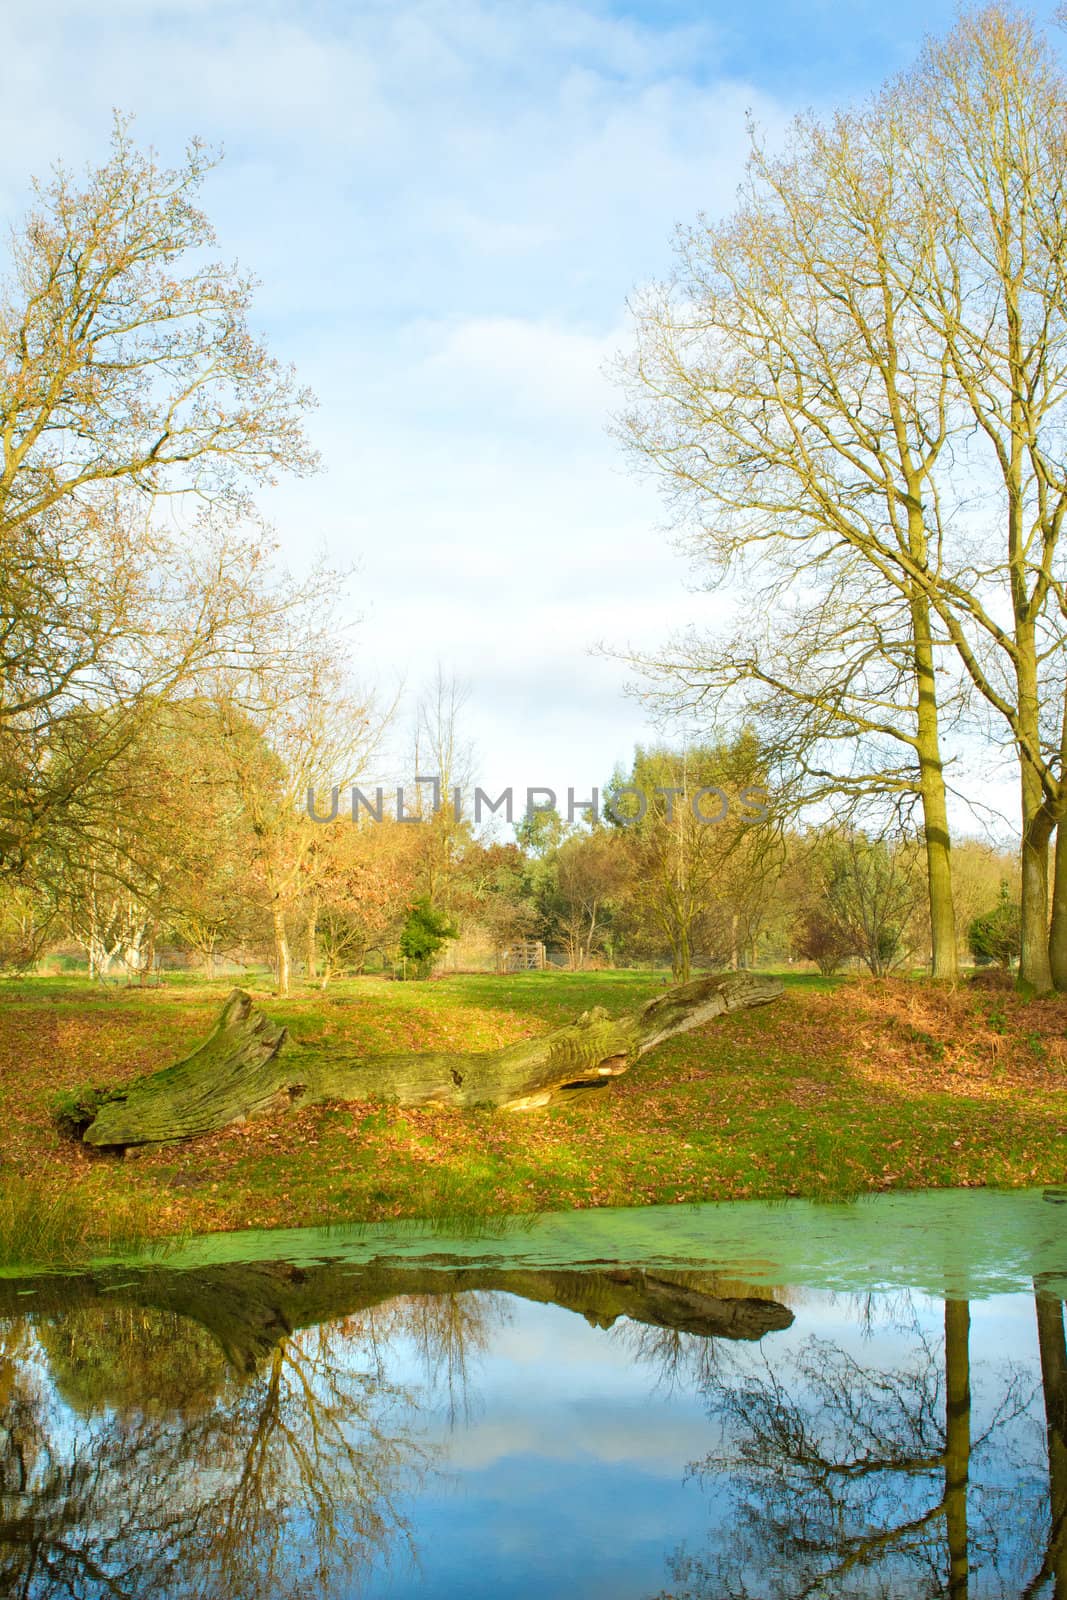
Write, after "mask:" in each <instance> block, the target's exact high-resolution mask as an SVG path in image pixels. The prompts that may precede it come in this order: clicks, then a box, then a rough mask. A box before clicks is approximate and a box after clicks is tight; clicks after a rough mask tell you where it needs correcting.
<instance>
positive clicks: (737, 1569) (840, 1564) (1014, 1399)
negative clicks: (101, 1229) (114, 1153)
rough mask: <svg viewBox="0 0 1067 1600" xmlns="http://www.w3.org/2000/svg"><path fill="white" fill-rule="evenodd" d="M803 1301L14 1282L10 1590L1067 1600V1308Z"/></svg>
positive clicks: (7, 1513)
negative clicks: (1024, 1319)
mask: <svg viewBox="0 0 1067 1600" xmlns="http://www.w3.org/2000/svg"><path fill="white" fill-rule="evenodd" d="M792 1298H793V1299H794V1304H795V1309H796V1317H795V1320H794V1312H793V1311H792V1310H790V1309H789V1308H788V1307H787V1306H786V1305H785V1304H784V1303H783V1296H782V1294H781V1292H776V1291H773V1290H769V1289H753V1288H751V1287H749V1286H747V1285H746V1284H744V1283H738V1282H734V1281H730V1280H728V1279H727V1278H725V1277H724V1276H722V1275H721V1274H718V1275H716V1274H712V1273H698V1272H693V1271H686V1272H661V1271H649V1270H641V1269H630V1268H625V1267H616V1268H604V1269H603V1270H600V1271H587V1270H583V1271H578V1270H573V1271H570V1270H554V1269H552V1270H536V1271H534V1270H524V1269H521V1268H503V1269H489V1268H482V1267H466V1268H454V1269H445V1268H443V1267H441V1266H440V1265H439V1264H420V1263H418V1262H415V1263H410V1264H407V1265H405V1266H402V1267H395V1266H392V1267H390V1266H385V1265H381V1264H378V1265H376V1264H373V1263H372V1264H371V1265H369V1266H363V1267H353V1266H351V1265H348V1264H342V1263H329V1262H326V1263H323V1264H322V1265H320V1266H311V1267H304V1268H296V1267H293V1266H290V1265H287V1264H285V1263H256V1264H252V1265H239V1266H229V1267H215V1268H205V1269H202V1270H198V1271H185V1272H177V1271H167V1270H165V1269H163V1268H155V1269H148V1270H142V1271H128V1272H122V1273H120V1272H114V1271H113V1272H111V1273H97V1274H87V1275H85V1276H82V1277H76V1278H59V1277H46V1276H42V1277H39V1278H35V1279H22V1280H5V1281H0V1593H3V1594H11V1595H17V1596H21V1597H24V1600H45V1597H47V1600H52V1597H55V1600H60V1597H64V1600H97V1597H98V1596H99V1597H103V1596H110V1597H123V1600H125V1597H129V1600H134V1597H141V1596H173V1597H175V1600H186V1597H194V1596H195V1597H197V1600H200V1597H203V1600H209V1597H210V1600H216V1597H218V1600H222V1597H226V1600H231V1597H232V1600H271V1597H274V1596H283V1595H284V1596H289V1595H294V1594H301V1595H309V1596H322V1597H324V1600H325V1597H334V1596H337V1597H340V1596H342V1595H344V1596H347V1595H350V1594H354V1593H356V1592H357V1591H358V1589H359V1588H360V1586H362V1587H363V1588H364V1590H365V1591H366V1592H368V1593H370V1594H373V1595H379V1594H381V1595H386V1594H388V1595H389V1596H396V1597H402V1596H407V1595H415V1594H420V1593H421V1594H440V1595H451V1594H457V1595H458V1594H460V1593H463V1594H464V1595H465V1596H472V1597H473V1596H477V1595H482V1594H485V1595H487V1596H488V1595H490V1594H492V1595H516V1596H519V1595H534V1594H536V1595H537V1596H538V1597H539V1600H544V1597H546V1596H548V1595H551V1594H557V1593H558V1594H561V1595H562V1594H575V1593H582V1594H583V1595H584V1594H588V1595H594V1594H599V1593H604V1594H607V1593H611V1594H612V1595H632V1596H634V1597H635V1600H637V1597H646V1600H647V1597H649V1596H653V1595H657V1594H658V1595H660V1596H662V1597H663V1600H666V1597H671V1600H682V1597H694V1600H695V1597H697V1596H700V1597H701V1600H712V1597H715V1600H757V1597H760V1600H763V1597H765V1600H786V1597H790V1600H791V1597H800V1596H816V1595H833V1596H840V1597H851V1596H856V1597H860V1596H862V1597H864V1600H871V1597H881V1596H885V1597H889V1596H893V1597H896V1596H902V1595H908V1596H911V1595H915V1596H922V1597H931V1600H932V1597H934V1596H945V1597H948V1600H979V1597H984V1596H987V1595H988V1596H992V1595H998V1596H1000V1595H1004V1596H1008V1595H1011V1596H1019V1595H1025V1596H1028V1597H1034V1600H1038V1597H1055V1600H1067V1351H1065V1344H1064V1314H1063V1304H1062V1302H1061V1301H1059V1300H1058V1299H1055V1298H1053V1297H1052V1296H1050V1295H1048V1294H1047V1293H1045V1292H1043V1289H1042V1285H1041V1284H1040V1283H1038V1284H1036V1285H1035V1290H1034V1296H1033V1301H1032V1305H1031V1307H1030V1311H1029V1323H1028V1333H1027V1336H1026V1338H1024V1337H1023V1336H1022V1334H1021V1333H1019V1331H1018V1329H1019V1328H1020V1327H1021V1324H1017V1323H1016V1322H1013V1321H1012V1320H1011V1318H1012V1317H1014V1316H1015V1315H1016V1312H1017V1310H1018V1302H1017V1301H1015V1300H1011V1299H1006V1300H1005V1301H1004V1302H1003V1304H1004V1305H1005V1306H1010V1307H1011V1308H1013V1309H1012V1311H1011V1315H1010V1316H1009V1315H1008V1313H1007V1312H1004V1313H1003V1314H1002V1313H1001V1312H999V1311H998V1310H997V1309H996V1308H997V1307H998V1306H1000V1305H1001V1302H984V1303H982V1304H981V1305H976V1306H975V1307H974V1308H972V1306H971V1305H970V1304H969V1303H968V1302H967V1301H965V1300H962V1299H950V1300H948V1301H946V1302H944V1304H943V1305H939V1306H935V1305H934V1303H933V1302H930V1301H928V1300H925V1299H922V1298H921V1297H916V1298H915V1300H914V1301H913V1300H912V1299H911V1298H910V1297H909V1296H907V1295H902V1296H901V1295H898V1296H896V1297H894V1298H890V1297H888V1296H874V1297H871V1296H839V1297H837V1298H835V1297H833V1296H830V1295H825V1294H823V1295H819V1294H815V1293H808V1294H801V1295H798V1296H795V1297H792ZM1004 1317H1007V1321H1004V1320H1003V1318H1004ZM1027 1338H1028V1339H1029V1346H1028V1345H1027ZM531 1418H533V1419H536V1420H537V1422H538V1424H539V1426H537V1427H534V1426H532V1425H531ZM687 1459H689V1460H690V1461H691V1467H690V1470H689V1472H688V1473H686V1471H685V1467H684V1464H685V1461H686V1460H687ZM583 1506H584V1508H585V1511H586V1516H585V1517H584V1519H583V1518H582V1517H581V1516H580V1515H579V1514H578V1513H579V1511H580V1509H581V1508H582V1507H583ZM520 1549H521V1551H522V1554H521V1555H520V1554H519V1553H518V1552H519V1551H520Z"/></svg>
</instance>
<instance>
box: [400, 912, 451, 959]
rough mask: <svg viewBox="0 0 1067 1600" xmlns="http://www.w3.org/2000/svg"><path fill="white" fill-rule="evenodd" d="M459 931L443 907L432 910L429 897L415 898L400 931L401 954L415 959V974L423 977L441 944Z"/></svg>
mask: <svg viewBox="0 0 1067 1600" xmlns="http://www.w3.org/2000/svg"><path fill="white" fill-rule="evenodd" d="M458 935H459V929H458V928H457V927H456V925H455V923H454V922H452V921H451V920H450V918H448V917H447V916H446V915H445V914H444V912H443V911H435V910H434V908H433V906H432V905H431V904H430V902H429V900H426V899H423V900H416V902H415V904H414V905H413V906H412V908H411V910H410V911H409V912H408V920H407V921H406V922H405V924H404V931H403V933H402V934H401V935H400V954H401V955H402V956H404V957H405V958H406V959H407V960H408V961H413V962H414V963H415V971H416V974H417V976H418V977H420V978H425V977H427V976H428V975H429V971H430V967H431V966H432V965H433V958H434V956H435V955H436V954H437V952H438V951H439V950H440V948H441V946H442V945H443V944H445V943H446V941H447V940H449V939H455V938H457V937H458Z"/></svg>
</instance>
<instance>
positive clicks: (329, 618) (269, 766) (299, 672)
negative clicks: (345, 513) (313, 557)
mask: <svg viewBox="0 0 1067 1600" xmlns="http://www.w3.org/2000/svg"><path fill="white" fill-rule="evenodd" d="M335 587H336V580H335V579H334V578H332V576H331V575H329V574H326V573H323V574H321V575H320V577H319V579H318V581H313V582H312V583H311V586H310V587H309V589H308V590H307V591H306V592H307V604H306V605H305V606H303V607H302V608H300V609H299V610H296V611H291V612H287V613H285V614H284V615H282V616H279V617H278V618H276V619H275V625H274V628H273V630H272V631H271V632H270V633H269V634H266V635H265V630H264V629H263V627H262V626H260V627H259V628H257V631H256V632H255V634H254V635H253V636H251V637H249V639H248V640H247V651H246V655H245V659H244V661H243V662H241V663H237V664H235V665H233V666H231V667H229V668H227V669H226V670H224V671H219V672H215V673H212V674H211V675H210V678H209V679H208V680H207V687H208V695H207V698H208V701H209V703H210V706H211V716H212V719H213V723H214V729H215V737H217V738H218V740H219V741H220V747H221V749H222V750H223V752H224V760H225V764H226V767H227V769H228V782H229V785H230V787H231V789H232V792H233V793H234V794H235V796H236V797H237V798H238V800H239V803H240V805H241V808H242V810H243V811H244V814H245V816H246V817H247V820H248V826H249V828H250V830H251V834H252V838H253V862H254V869H255V872H256V875H257V878H258V881H259V886H260V898H261V903H262V905H263V907H264V909H265V911H266V912H267V914H268V915H269V917H270V922H271V927H272V929H273V937H274V961H275V973H276V977H277V982H278V991H279V993H281V994H288V993H289V988H290V982H291V974H292V960H291V954H290V931H291V922H292V917H293V914H294V911H295V908H296V907H297V906H298V904H299V903H300V900H301V897H302V896H304V895H306V893H307V891H308V889H309V888H310V887H311V885H312V883H313V872H314V864H315V856H316V851H317V850H318V848H319V844H320V840H321V837H322V818H323V815H324V813H323V812H322V811H321V810H319V809H317V807H319V806H322V805H325V804H326V801H325V798H324V797H325V796H330V797H331V800H330V804H329V806H328V809H327V810H326V812H325V816H326V818H327V819H328V820H332V818H333V816H334V815H335V814H336V813H335V807H338V806H339V805H340V796H341V795H342V794H344V795H345V796H346V797H347V796H348V795H349V794H350V792H351V789H352V787H353V786H354V785H355V784H356V783H357V781H358V780H360V779H363V780H364V781H365V767H366V763H367V761H368V760H369V758H370V756H371V754H372V752H373V750H374V749H375V747H376V744H377V741H378V739H379V737H380V735H381V732H382V726H383V718H382V716H381V714H380V713H379V712H378V711H377V709H376V707H375V705H374V702H373V699H372V698H371V697H370V696H368V695H366V694H364V693H361V692H360V691H359V690H358V689H357V688H356V687H355V686H354V685H353V684H352V682H351V681H350V679H349V677H348V674H347V672H346V671H345V669H344V667H343V665H342V664H341V663H340V661H339V659H338V652H339V641H340V640H342V639H343V637H344V631H343V629H342V628H341V627H340V625H339V624H338V622H337V618H336V613H335V609H334V608H332V607H331V605H330V603H329V598H328V597H329V594H330V592H331V591H333V590H335Z"/></svg>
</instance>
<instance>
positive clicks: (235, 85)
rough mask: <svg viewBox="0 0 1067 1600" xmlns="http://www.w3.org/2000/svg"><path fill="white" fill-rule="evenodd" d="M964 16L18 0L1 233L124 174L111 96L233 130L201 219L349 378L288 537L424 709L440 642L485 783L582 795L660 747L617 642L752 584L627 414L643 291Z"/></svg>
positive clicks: (154, 122)
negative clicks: (94, 169)
mask: <svg viewBox="0 0 1067 1600" xmlns="http://www.w3.org/2000/svg"><path fill="white" fill-rule="evenodd" d="M1034 9H1035V10H1036V11H1037V13H1038V14H1039V15H1042V16H1044V15H1047V14H1048V13H1049V12H1050V11H1051V9H1052V7H1051V6H1049V5H1038V6H1036V7H1035V8H1034ZM954 14H955V6H954V5H953V4H950V3H944V0H927V3H925V4H923V5H919V4H916V3H912V0H901V3H898V4H895V5H893V6H887V5H886V4H884V0H882V3H879V4H873V3H868V0H859V3H850V4H841V3H837V4H832V3H826V4H816V3H809V0H794V3H787V4H779V3H770V4H766V5H762V6H760V5H757V6H749V7H745V6H743V5H739V4H736V3H734V4H729V5H728V4H725V3H722V0H708V3H706V4H696V3H693V0H676V3H668V4H663V5H654V4H644V5H643V4H624V3H619V4H610V3H607V0H599V3H598V0H591V3H587V4H584V5H579V4H568V3H540V0H498V3H494V0H367V3H361V0H354V3H341V0H323V3H316V0H287V3H280V0H257V3H256V4H250V3H246V0H170V3H163V0H108V4H107V5H106V6H100V5H98V4H95V3H94V4H87V3H82V0H39V3H37V4H35V5H32V6H29V5H25V4H23V3H21V0H0V222H11V221H15V220H16V219H17V218H18V216H19V215H20V214H21V211H22V209H23V207H24V205H25V203H26V199H27V184H28V179H29V177H30V175H31V174H46V173H47V169H48V167H49V165H50V163H51V162H52V161H53V160H55V159H56V158H62V159H63V160H64V161H66V162H68V163H70V164H73V165H75V166H81V165H83V164H85V163H92V162H96V161H98V160H102V159H103V158H104V156H105V154H106V146H107V139H108V132H109V126H110V122H111V117H112V112H113V109H119V110H122V111H124V112H128V113H132V114H133V115H134V116H135V118H136V124H135V127H136V136H137V137H138V138H139V139H140V140H143V141H144V142H146V143H151V144H153V145H155V146H156V148H157V149H158V151H159V153H160V155H161V157H163V158H164V159H166V160H177V159H179V158H180V155H181V152H182V150H183V148H184V144H185V141H186V140H187V139H188V138H189V137H190V136H192V135H199V136H200V137H201V138H203V139H205V140H206V141H207V142H208V143H209V144H211V145H219V146H222V147H223V149H224V151H225V159H224V160H223V162H222V163H221V165H220V166H219V167H218V168H217V169H216V170H215V171H214V172H213V173H212V174H211V175H210V177H209V179H208V181H207V184H206V186H205V190H204V194H203V203H204V207H205V209H206V211H207V212H208V214H209V216H210V217H211V219H212V221H213V222H214V224H215V226H216V229H217V232H218V235H219V242H220V248H221V251H222V253H223V255H224V256H226V257H227V258H236V259H237V260H238V261H239V262H240V263H241V265H242V266H244V267H245V268H247V269H249V270H251V271H253V272H254V273H255V274H256V275H257V276H258V277H259V279H260V288H259V291H258V294H257V297H256V301H255V307H254V315H253V323H254V326H255V328H256V329H257V331H259V332H260V333H262V335H263V336H264V337H265V338H266V340H267V342H268V344H269V345H270V347H271V349H272V350H273V351H274V352H275V353H276V354H278V355H280V356H281V357H283V358H284V359H285V360H287V361H292V362H293V363H295V365H296V367H297V370H298V372H299V374H300V377H301V378H302V379H303V380H304V381H305V382H307V383H308V384H309V385H310V386H311V387H312V388H313V389H314V391H315V392H316V394H317V396H318V400H319V405H318V409H317V410H316V411H315V413H314V414H313V416H312V418H311V421H310V432H311V435H312V438H313V441H314V443H315V444H316V445H317V446H318V448H319V450H320V451H321V453H322V457H323V462H324V470H323V471H322V473H321V474H320V475H318V476H317V477H315V478H314V479H311V480H301V481H299V482H296V481H294V482H291V483H288V484H284V485H282V486H280V487H279V488H278V489H277V490H274V491H271V492H270V493H269V494H268V495H266V496H265V497H264V498H263V501H262V504H263V507H264V510H265V511H266V513H267V515H268V516H269V517H270V518H271V520H272V521H273V523H274V525H275V527H276V529H277V534H278V537H279V540H280V542H281V544H282V547H283V550H284V552H285V555H286V558H287V559H288V561H289V562H290V563H291V564H292V565H293V566H294V567H296V568H298V569H299V568H300V566H301V565H303V564H305V563H306V562H308V561H309V560H310V559H311V557H312V555H313V553H314V552H316V551H318V550H320V549H325V551H326V552H327V554H328V556H329V558H330V559H331V560H332V561H333V562H335V563H337V564H338V565H340V566H343V567H346V568H348V567H351V568H353V569H354V576H353V578H352V581H351V584H350V599H349V600H348V601H346V604H347V605H348V606H349V607H350V609H351V611H352V612H353V613H354V614H356V615H358V616H359V618H360V625H359V627H358V629H357V630H356V632H355V635H354V640H353V642H352V643H351V644H345V645H344V646H343V647H341V646H339V648H344V650H345V653H346V656H349V657H350V659H351V668H352V671H353V673H354V675H355V676H356V677H357V678H358V679H359V680H361V681H363V682H368V683H373V684H376V685H377V686H378V689H379V692H380V693H381V694H382V695H383V696H385V697H386V698H389V697H391V696H392V695H393V694H395V693H396V691H397V686H398V685H401V684H402V685H403V696H404V699H403V700H402V704H403V705H405V706H410V703H411V701H412V700H413V698H414V696H416V695H417V693H418V692H419V690H420V688H421V686H422V685H423V684H424V683H425V682H426V681H427V680H428V679H429V678H430V677H431V676H432V675H433V673H434V671H435V670H436V667H437V664H438V663H440V665H441V667H442V668H443V670H444V672H445V673H446V674H452V673H454V674H455V675H456V676H457V677H458V678H460V679H461V680H464V681H465V682H467V683H468V684H469V689H470V696H469V700H468V704H467V708H466V711H465V729H464V731H465V733H466V735H467V737H468V738H470V739H471V740H472V741H473V743H474V746H475V756H474V769H473V770H474V776H475V780H476V781H477V782H479V783H483V784H484V785H485V786H487V787H490V788H492V789H493V791H494V793H495V792H496V790H497V789H499V788H500V787H503V786H504V785H507V784H511V785H514V786H515V788H516V789H517V790H520V791H521V790H523V789H524V788H525V787H526V786H527V785H529V784H551V785H552V786H553V787H555V788H556V790H557V792H558V793H559V794H560V796H561V798H562V800H563V802H564V805H565V803H566V790H567V788H568V786H573V787H574V788H575V790H576V794H577V796H578V797H579V798H581V797H584V796H587V795H588V794H589V791H590V788H591V787H592V786H593V785H596V784H600V783H602V782H603V781H604V780H605V779H606V778H607V777H608V776H609V775H610V773H611V771H612V769H613V767H614V766H615V764H616V763H617V762H620V761H622V762H625V761H626V760H627V758H628V757H629V756H630V755H631V754H632V750H633V746H634V744H635V742H637V741H641V740H645V741H647V740H649V739H650V738H654V737H656V734H655V730H654V729H653V728H652V727H651V725H650V724H649V723H648V721H647V719H646V716H645V713H644V710H643V708H642V706H641V704H640V701H639V700H638V699H635V698H634V697H633V696H632V695H628V694H627V693H626V692H625V691H626V686H627V684H628V682H629V681H630V680H631V679H632V677H633V674H632V673H631V671H630V670H629V669H628V668H627V667H626V665H625V664H624V662H622V661H620V660H619V659H618V658H617V655H618V653H625V651H626V650H627V648H628V647H637V648H651V647H654V646H655V645H656V644H657V643H659V642H662V641H664V640H665V639H666V638H667V637H668V636H669V635H670V634H671V633H672V632H673V631H676V630H678V629H680V628H682V627H684V626H686V625H688V624H690V623H695V624H697V625H706V624H709V623H713V622H714V619H715V616H716V614H717V613H716V607H717V606H720V605H722V604H723V602H722V601H721V600H720V599H718V598H716V597H712V596H709V595H707V594H702V593H698V592H696V591H695V590H694V588H693V585H692V580H691V574H690V572H689V569H688V567H687V564H686V562H685V560H684V558H683V557H682V555H681V554H679V552H678V551H677V550H675V549H674V547H673V546H672V544H671V542H670V539H669V537H668V536H667V534H666V532H665V531H664V526H663V524H664V520H665V518H664V511H663V508H662V506H661V504H660V502H659V500H658V498H657V495H656V492H655V490H654V488H653V487H652V486H651V485H650V484H649V483H647V482H645V481H642V480H639V479H638V478H636V477H635V476H634V474H633V473H632V471H631V469H630V468H629V466H628V464H627V462H626V460H625V458H624V456H623V454H622V452H621V450H620V448H619V446H618V444H617V443H616V442H615V441H614V440H613V439H612V437H611V436H610V433H609V428H608V424H609V421H610V417H611V414H612V412H613V410H616V409H618V408H619V406H620V404H621V397H620V395H619V393H618V391H617V389H615V388H614V387H613V385H612V383H611V381H610V377H609V374H608V371H607V369H608V367H609V364H610V362H611V360H612V358H613V356H614V355H615V354H616V353H617V352H619V351H621V350H624V349H625V348H626V347H627V345H628V342H629V336H628V329H627V310H626V303H627V297H628V296H629V295H630V294H631V293H632V292H633V291H634V290H635V289H637V288H639V286H640V285H641V284H642V283H644V282H647V281H648V280H649V279H650V278H654V277H657V276H661V275H663V274H664V273H665V272H666V271H667V270H668V269H669V266H670V259H671V237H672V231H673V229H674V228H675V227H676V225H678V224H679V223H687V222H691V221H693V220H695V218H696V216H697V214H698V213H700V212H704V213H707V214H709V215H711V216H716V215H721V214H724V213H725V212H727V211H728V210H729V208H730V205H731V200H732V196H733V194H734V191H735V188H736V185H737V182H738V180H739V177H740V173H741V166H742V162H743V159H744V151H745V144H746V137H747V136H746V118H747V117H748V116H749V115H751V116H752V117H754V118H755V120H756V121H757V122H758V123H759V124H760V126H761V127H762V128H763V129H764V130H765V131H766V133H767V135H768V137H769V138H771V139H774V138H776V137H778V136H780V134H781V132H782V130H783V129H784V128H785V127H786V125H787V123H788V120H789V118H790V117H791V116H793V115H794V114H795V113H797V112H798V111H802V110H808V109H813V110H816V111H828V110H830V109H831V108H832V107H833V106H835V105H838V104H841V103H843V102H847V101H849V100H853V99H856V98H858V97H862V96H863V95H864V94H865V93H867V92H868V91H870V90H872V89H874V88H876V87H877V86H878V85H879V84H880V83H881V82H882V81H883V80H884V78H885V77H886V76H888V75H890V74H892V73H893V72H895V71H897V70H899V69H902V68H904V67H906V66H907V65H908V63H909V61H910V60H911V59H912V58H913V57H914V55H915V53H916V51H917V49H918V48H919V45H920V44H921V41H922V38H923V35H924V33H925V32H926V31H927V30H932V31H934V32H940V31H944V30H946V29H947V28H948V27H949V26H951V23H952V19H953V16H954ZM598 646H605V647H607V652H608V653H606V654H605V653H601V652H599V651H597V649H596V647H598ZM612 652H615V654H612ZM696 731H699V730H694V732H696ZM402 744H403V740H402V739H399V738H398V741H397V747H396V760H397V762H398V763H400V761H401V756H400V749H401V746H402ZM398 770H399V768H398Z"/></svg>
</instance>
